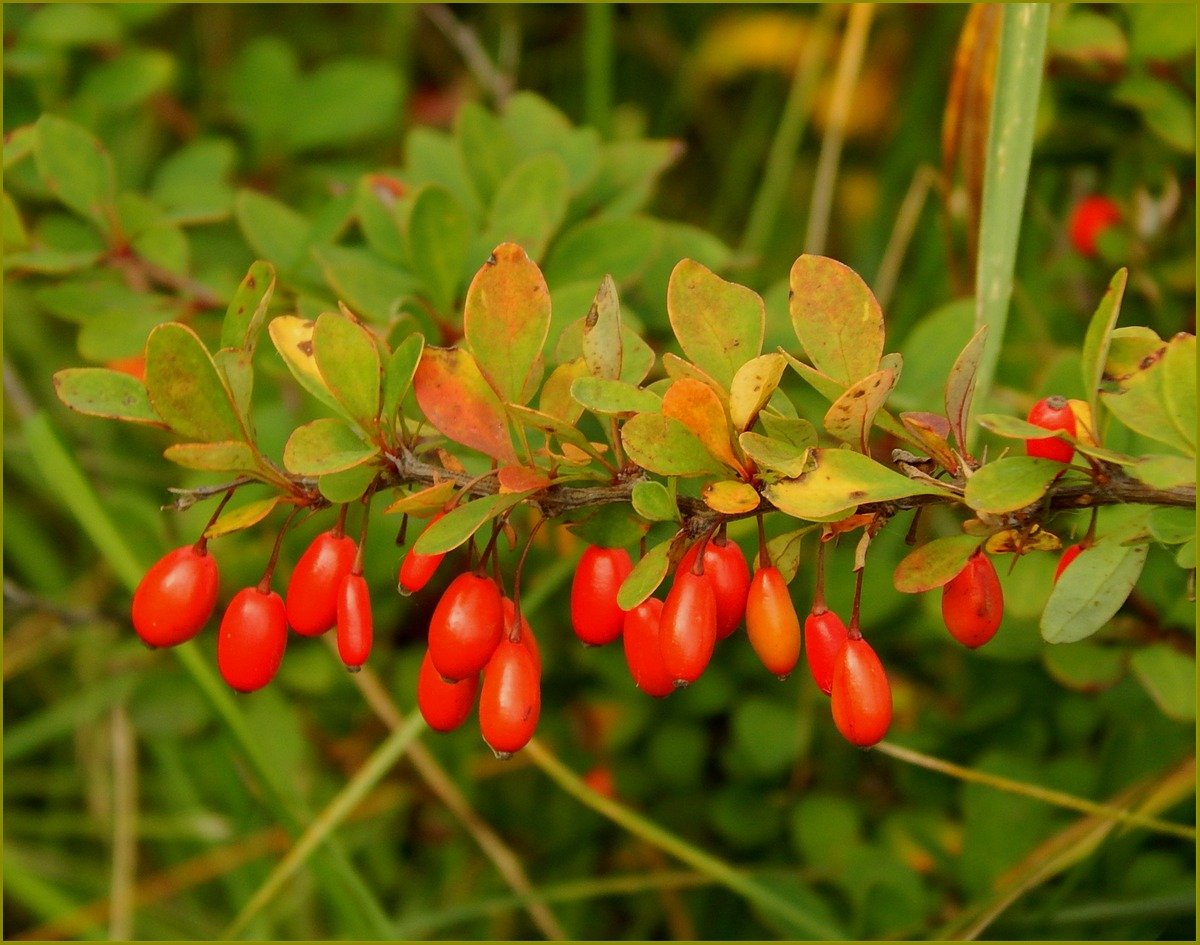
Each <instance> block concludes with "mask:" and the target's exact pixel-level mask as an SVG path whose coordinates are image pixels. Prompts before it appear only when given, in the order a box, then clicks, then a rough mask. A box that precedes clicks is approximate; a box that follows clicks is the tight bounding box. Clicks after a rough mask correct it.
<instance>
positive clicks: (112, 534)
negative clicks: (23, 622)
mask: <svg viewBox="0 0 1200 945" xmlns="http://www.w3.org/2000/svg"><path fill="white" fill-rule="evenodd" d="M21 432H22V433H23V435H24V437H25V441H26V443H27V444H28V445H29V450H30V454H31V455H32V457H33V460H34V462H35V463H36V465H37V467H38V469H39V471H40V472H41V474H42V476H43V478H44V480H45V482H46V483H47V484H48V485H49V486H50V487H51V488H52V489H53V490H54V492H55V494H56V495H57V496H58V498H59V499H60V500H61V501H62V503H63V505H64V506H65V507H66V508H67V509H68V510H70V512H71V513H72V514H73V515H74V516H75V519H76V521H78V522H79V524H80V526H81V527H82V528H83V530H84V532H85V533H86V534H87V535H88V537H89V538H90V539H91V540H92V542H93V543H94V544H95V545H96V547H97V548H98V549H99V550H100V552H101V554H103V555H104V556H105V559H106V560H107V561H108V562H109V563H110V564H111V566H112V568H113V570H114V571H115V572H116V574H117V576H118V577H119V578H120V579H121V581H122V583H123V584H124V585H125V586H126V588H128V589H129V590H130V591H132V590H133V589H134V588H136V587H137V584H138V582H139V581H140V580H141V576H142V572H143V570H144V566H143V564H142V563H141V562H139V561H138V559H137V555H136V554H135V553H134V551H133V549H132V548H130V546H129V545H128V544H127V543H126V541H125V538H124V536H123V535H122V534H121V532H120V530H119V529H118V528H117V525H116V523H115V522H114V521H113V519H112V517H111V516H110V515H109V514H108V511H107V510H106V509H105V508H104V506H103V503H102V502H101V501H100V497H99V496H98V495H97V494H96V491H95V489H93V488H92V485H91V483H89V482H88V481H87V479H86V478H85V477H84V475H83V472H82V470H81V469H80V468H79V466H78V464H77V463H76V462H75V460H74V458H73V457H72V456H71V454H70V453H69V452H67V449H66V447H64V446H63V444H62V441H61V440H60V439H59V437H58V434H57V432H56V431H55V429H54V427H53V424H52V423H51V421H50V418H49V416H48V415H47V414H46V413H45V412H44V411H36V412H34V413H32V414H30V415H28V416H27V417H26V418H25V419H24V420H23V422H22V424H21ZM196 646H197V645H196V644H195V643H194V642H192V643H185V644H183V645H182V646H178V647H175V648H174V650H173V652H174V653H175V655H176V657H177V658H178V659H179V661H180V662H181V663H182V664H183V667H184V669H185V670H186V671H187V672H188V673H189V674H190V675H191V677H192V679H193V681H194V682H195V684H196V685H197V687H198V688H199V689H200V690H201V692H202V693H203V694H204V696H205V697H206V698H207V699H208V701H209V703H210V705H211V706H212V708H213V709H214V710H215V711H216V713H217V716H218V717H219V718H220V719H221V721H222V722H223V723H224V724H225V726H226V728H227V729H228V730H229V732H230V734H231V735H232V736H233V738H234V740H235V741H236V742H237V744H238V747H239V749H240V750H241V751H242V754H243V755H244V756H245V758H246V760H247V761H248V762H249V763H250V767H251V768H252V769H253V771H254V773H255V776H256V777H257V779H258V781H259V783H260V785H261V787H262V788H263V795H264V799H265V801H266V803H267V805H268V807H269V808H270V809H271V811H272V813H273V814H274V815H275V816H276V818H278V819H279V820H280V822H281V823H282V824H283V825H284V826H285V827H286V828H287V829H288V831H289V832H291V833H293V834H299V833H300V831H301V830H302V829H303V825H304V823H305V821H306V820H307V819H308V817H309V812H307V811H306V810H305V809H304V806H303V805H302V804H301V803H300V801H299V799H298V798H296V797H295V795H294V794H292V792H291V791H289V790H288V788H287V787H286V786H285V785H284V784H282V783H281V781H280V780H279V778H278V775H277V774H276V772H275V770H274V768H273V767H272V766H271V763H270V761H269V760H268V759H267V757H266V756H265V755H264V754H263V752H262V749H261V747H260V745H259V743H258V740H257V738H256V736H255V735H254V733H253V732H252V731H251V729H250V726H249V725H248V724H247V722H246V719H245V716H244V715H243V714H242V712H241V710H240V709H239V708H238V706H237V704H236V703H235V701H234V698H233V696H232V694H231V693H230V691H229V688H228V687H227V686H225V685H224V684H223V683H222V682H221V680H220V679H219V678H218V677H217V674H216V671H215V670H214V669H213V668H212V666H210V665H209V664H208V663H207V662H206V661H205V660H204V658H203V657H202V656H201V655H200V652H199V650H198V649H197V648H196ZM5 747H6V749H7V747H8V745H7V739H6V745H5ZM316 869H317V870H318V872H319V873H320V874H321V877H322V880H323V885H324V886H325V888H326V889H327V891H328V892H329V895H330V897H331V899H332V901H333V902H334V903H335V904H336V905H337V907H338V909H339V912H340V913H341V914H342V915H344V917H345V918H346V920H347V921H348V922H349V923H351V927H353V928H356V929H359V930H361V931H362V932H364V933H368V934H371V935H374V936H379V937H385V936H386V935H387V933H388V932H389V930H390V922H389V920H388V918H387V915H386V914H385V912H384V910H383V907H382V906H381V905H380V904H379V901H378V900H377V899H376V898H375V896H374V894H373V893H372V892H371V889H370V887H369V886H368V885H367V883H366V881H365V880H364V879H363V878H362V877H361V876H360V875H359V874H358V872H357V871H356V870H355V868H354V866H353V864H351V862H350V860H349V859H348V858H347V856H346V854H345V852H344V851H343V850H342V849H341V847H340V845H338V846H335V845H333V844H332V843H331V844H330V845H329V846H328V847H327V848H326V849H324V850H322V852H321V858H320V860H319V862H318V864H317V865H316Z"/></svg>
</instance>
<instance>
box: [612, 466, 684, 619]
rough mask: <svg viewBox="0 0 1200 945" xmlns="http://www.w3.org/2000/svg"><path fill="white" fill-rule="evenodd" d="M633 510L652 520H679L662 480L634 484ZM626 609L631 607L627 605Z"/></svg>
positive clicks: (676, 509) (677, 507) (676, 510)
mask: <svg viewBox="0 0 1200 945" xmlns="http://www.w3.org/2000/svg"><path fill="white" fill-rule="evenodd" d="M631 501H632V503H633V510H634V511H635V512H637V514H638V515H640V516H641V517H642V518H644V519H646V520H647V521H651V522H678V521H679V506H677V505H676V504H675V500H674V499H672V498H671V493H670V492H668V491H667V487H666V486H664V485H663V484H662V483H661V482H655V481H654V480H652V479H648V480H646V481H644V482H639V483H637V484H635V485H634V487H633V493H632V495H631ZM625 609H626V610H628V609H629V608H628V607H626V608H625Z"/></svg>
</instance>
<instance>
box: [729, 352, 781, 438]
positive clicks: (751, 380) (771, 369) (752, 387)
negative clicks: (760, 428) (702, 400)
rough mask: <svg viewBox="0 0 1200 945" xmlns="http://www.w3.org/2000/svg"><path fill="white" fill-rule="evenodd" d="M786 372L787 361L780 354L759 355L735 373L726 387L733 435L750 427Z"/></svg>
mask: <svg viewBox="0 0 1200 945" xmlns="http://www.w3.org/2000/svg"><path fill="white" fill-rule="evenodd" d="M786 369H787V358H785V357H784V356H783V355H782V354H764V355H760V356H759V357H757V358H751V359H750V360H749V361H747V362H746V363H745V364H743V365H742V366H741V367H740V368H738V369H737V372H736V373H735V374H734V375H733V380H732V381H730V384H729V417H730V419H731V420H732V421H733V428H734V430H735V431H736V432H738V433H741V432H742V431H743V430H749V429H750V428H751V427H752V426H754V421H755V420H757V419H758V414H759V411H761V410H762V409H763V407H765V406H766V405H767V401H769V400H770V399H771V395H772V394H774V393H775V389H776V388H777V387H778V386H779V381H780V379H781V378H782V377H783V372H784V371H785V370H786Z"/></svg>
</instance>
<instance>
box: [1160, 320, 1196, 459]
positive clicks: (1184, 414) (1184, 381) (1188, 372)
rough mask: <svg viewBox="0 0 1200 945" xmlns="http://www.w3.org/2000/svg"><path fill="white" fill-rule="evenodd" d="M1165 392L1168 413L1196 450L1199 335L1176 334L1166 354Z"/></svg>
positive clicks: (1186, 440) (1187, 441) (1188, 442)
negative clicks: (1197, 344)
mask: <svg viewBox="0 0 1200 945" xmlns="http://www.w3.org/2000/svg"><path fill="white" fill-rule="evenodd" d="M1161 370H1162V372H1163V379H1162V386H1163V393H1164V394H1166V407H1167V414H1168V416H1170V418H1171V422H1172V423H1174V424H1175V429H1176V430H1178V431H1179V434H1180V436H1181V437H1182V438H1183V440H1184V442H1186V443H1187V444H1188V446H1189V447H1191V448H1190V449H1189V450H1186V452H1188V453H1189V454H1190V455H1195V453H1196V424H1197V417H1196V336H1195V335H1183V334H1180V335H1176V336H1175V337H1174V338H1172V339H1171V343H1170V344H1169V345H1167V353H1166V354H1164V355H1163V359H1162V368H1161Z"/></svg>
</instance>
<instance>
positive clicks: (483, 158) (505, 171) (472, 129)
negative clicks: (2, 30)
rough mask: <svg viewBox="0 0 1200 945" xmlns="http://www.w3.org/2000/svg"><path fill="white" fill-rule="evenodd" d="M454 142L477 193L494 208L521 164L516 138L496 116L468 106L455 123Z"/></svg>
mask: <svg viewBox="0 0 1200 945" xmlns="http://www.w3.org/2000/svg"><path fill="white" fill-rule="evenodd" d="M454 140H455V144H456V145H457V147H458V153H459V155H460V157H461V159H462V163H463V166H464V167H465V168H466V169H467V173H468V175H469V176H470V179H471V182H472V183H473V184H474V186H475V189H476V191H478V193H479V195H480V196H481V197H482V198H483V201H484V203H485V204H491V202H492V198H493V196H494V195H495V193H496V191H497V190H498V189H499V187H500V185H501V183H503V181H504V178H506V177H507V176H508V175H509V174H510V173H511V172H512V170H513V168H514V167H515V166H516V164H517V154H516V148H515V146H514V145H513V140H512V138H511V137H510V136H509V134H508V132H507V131H505V130H504V126H503V125H502V124H500V120H499V119H498V118H496V116H495V115H492V114H490V113H489V112H488V111H487V110H486V109H484V107H483V106H482V105H480V104H479V103H478V102H467V103H465V104H464V105H463V106H462V107H461V108H460V109H459V110H458V115H457V116H456V118H455V120H454Z"/></svg>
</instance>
